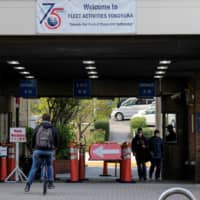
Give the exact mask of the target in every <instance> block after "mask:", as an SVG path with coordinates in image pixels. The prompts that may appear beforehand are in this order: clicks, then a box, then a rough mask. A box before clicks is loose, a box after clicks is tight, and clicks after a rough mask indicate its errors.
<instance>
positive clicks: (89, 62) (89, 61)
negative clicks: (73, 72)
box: [82, 60, 95, 65]
mask: <svg viewBox="0 0 200 200" xmlns="http://www.w3.org/2000/svg"><path fill="white" fill-rule="evenodd" d="M82 63H83V64H84V65H93V64H95V61H94V60H83V61H82Z"/></svg>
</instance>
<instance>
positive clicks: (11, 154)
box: [8, 143, 16, 180]
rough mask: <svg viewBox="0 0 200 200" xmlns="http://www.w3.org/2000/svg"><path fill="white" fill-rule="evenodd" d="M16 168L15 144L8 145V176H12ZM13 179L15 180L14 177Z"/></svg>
mask: <svg viewBox="0 0 200 200" xmlns="http://www.w3.org/2000/svg"><path fill="white" fill-rule="evenodd" d="M15 167H16V162H15V144H14V143H11V144H9V145H8V174H10V173H11V172H12V171H13V170H14V169H15ZM11 179H13V180H14V179H15V177H14V175H13V176H12V177H11Z"/></svg>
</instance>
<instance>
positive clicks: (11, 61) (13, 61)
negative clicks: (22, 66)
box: [7, 60, 19, 65]
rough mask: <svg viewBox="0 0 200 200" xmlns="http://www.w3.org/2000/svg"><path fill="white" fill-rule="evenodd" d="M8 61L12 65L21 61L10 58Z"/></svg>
mask: <svg viewBox="0 0 200 200" xmlns="http://www.w3.org/2000/svg"><path fill="white" fill-rule="evenodd" d="M7 63H8V64H10V65H19V61H17V60H8V61H7Z"/></svg>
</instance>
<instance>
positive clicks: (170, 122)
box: [164, 113, 177, 143]
mask: <svg viewBox="0 0 200 200" xmlns="http://www.w3.org/2000/svg"><path fill="white" fill-rule="evenodd" d="M176 117H177V116H176V114H175V113H165V115H164V127H165V135H164V136H165V138H164V140H165V142H169V143H171V142H172V143H176V142H177V134H176V133H177V128H176Z"/></svg>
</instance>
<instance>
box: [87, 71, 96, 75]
mask: <svg viewBox="0 0 200 200" xmlns="http://www.w3.org/2000/svg"><path fill="white" fill-rule="evenodd" d="M88 74H90V75H92V74H97V72H96V71H88Z"/></svg>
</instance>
